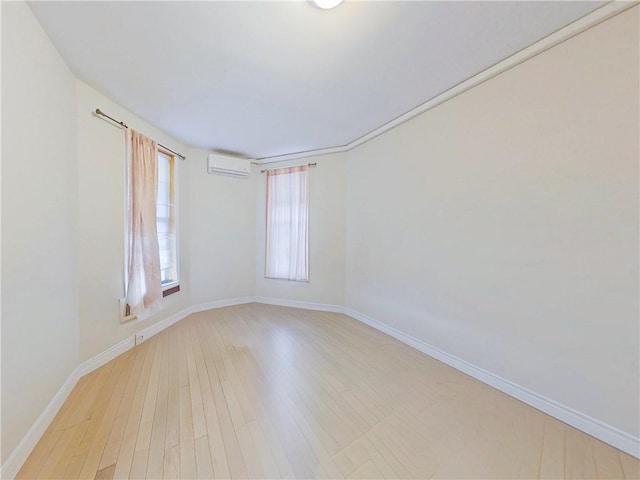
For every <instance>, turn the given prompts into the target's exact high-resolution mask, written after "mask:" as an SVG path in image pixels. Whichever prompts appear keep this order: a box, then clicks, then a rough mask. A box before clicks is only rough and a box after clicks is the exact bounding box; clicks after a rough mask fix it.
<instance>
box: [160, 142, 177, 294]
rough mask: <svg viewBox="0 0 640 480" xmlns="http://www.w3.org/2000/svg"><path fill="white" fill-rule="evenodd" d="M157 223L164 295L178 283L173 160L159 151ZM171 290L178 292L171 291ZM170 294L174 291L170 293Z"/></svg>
mask: <svg viewBox="0 0 640 480" xmlns="http://www.w3.org/2000/svg"><path fill="white" fill-rule="evenodd" d="M156 203H157V213H156V226H157V229H158V247H159V253H160V282H161V283H162V288H163V291H164V293H165V296H166V294H167V292H168V291H169V289H172V288H171V287H177V285H176V284H177V283H178V254H177V243H178V238H177V229H176V159H175V157H174V156H173V155H172V154H171V153H169V152H166V151H162V150H158V195H157V201H156ZM174 291H177V289H176V290H174ZM171 293H173V292H171Z"/></svg>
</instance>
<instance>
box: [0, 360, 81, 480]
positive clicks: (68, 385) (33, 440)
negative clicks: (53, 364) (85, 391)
mask: <svg viewBox="0 0 640 480" xmlns="http://www.w3.org/2000/svg"><path fill="white" fill-rule="evenodd" d="M79 378H80V375H78V368H76V369H75V370H74V371H73V372H71V375H69V378H67V380H66V381H65V382H64V383H63V384H62V386H61V387H60V390H58V391H57V392H56V394H55V395H54V396H53V398H52V399H51V401H50V402H49V404H48V405H47V406H46V408H45V409H44V411H43V412H42V413H41V414H40V416H39V417H38V419H37V420H36V421H35V422H34V424H33V425H31V428H30V429H29V431H28V432H27V433H26V435H25V436H24V437H22V440H20V443H18V446H17V447H16V448H15V449H14V450H13V452H11V455H9V458H7V461H6V462H4V464H3V465H2V467H1V468H0V478H2V479H13V478H14V477H15V476H16V475H17V474H18V472H19V471H20V469H21V468H22V465H23V464H24V462H25V461H26V460H27V457H29V455H30V454H31V451H32V450H33V449H34V448H35V446H36V444H37V443H38V442H39V441H40V438H42V435H44V432H45V431H46V430H47V428H48V427H49V424H50V423H51V422H52V421H53V419H54V417H55V416H56V414H57V413H58V410H60V407H62V404H63V403H64V401H65V400H66V399H67V397H68V396H69V394H70V393H71V390H73V387H75V385H76V383H77V382H78V379H79Z"/></svg>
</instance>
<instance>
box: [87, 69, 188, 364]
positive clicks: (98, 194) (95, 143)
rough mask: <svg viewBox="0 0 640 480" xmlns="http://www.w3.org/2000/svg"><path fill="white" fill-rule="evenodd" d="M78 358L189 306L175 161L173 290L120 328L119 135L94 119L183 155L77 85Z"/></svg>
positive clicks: (183, 187)
mask: <svg viewBox="0 0 640 480" xmlns="http://www.w3.org/2000/svg"><path fill="white" fill-rule="evenodd" d="M76 85H77V124H78V129H77V142H78V172H77V175H78V205H79V217H78V218H79V237H78V262H79V299H80V303H79V305H80V358H81V360H82V361H84V360H86V359H88V358H91V357H93V356H94V355H97V354H99V353H101V352H102V351H104V350H106V349H107V348H109V347H111V346H113V345H115V344H116V343H118V342H120V341H121V340H123V339H125V338H127V337H129V336H131V335H133V334H135V333H136V332H138V331H140V330H142V329H143V328H145V327H147V326H149V325H150V324H152V323H155V322H156V321H158V320H161V319H163V318H165V317H167V316H168V315H170V314H172V313H174V312H176V311H178V310H181V309H183V308H185V307H186V306H187V305H190V288H189V287H190V285H189V269H190V264H189V259H190V256H189V219H188V215H189V202H190V195H189V172H188V171H187V168H188V167H187V165H188V163H189V162H190V161H191V160H190V159H187V160H185V161H182V160H180V159H179V158H178V159H177V163H176V165H177V173H178V190H177V194H178V229H179V232H178V235H179V250H180V256H179V261H180V289H181V291H180V292H179V293H175V294H173V295H170V296H168V297H166V298H164V299H163V304H164V305H163V309H162V310H161V311H159V312H157V313H156V314H154V315H153V316H152V317H150V318H148V319H146V320H144V321H138V320H134V321H130V322H126V323H121V322H120V316H119V303H118V299H119V298H120V297H123V296H124V224H125V156H124V145H125V143H124V141H125V136H124V135H125V133H124V130H123V129H121V128H119V127H117V126H114V125H113V124H112V123H110V122H107V121H105V120H104V119H102V118H100V117H96V116H95V115H94V114H93V112H94V111H95V109H96V108H100V109H101V110H102V111H104V112H105V113H107V114H108V115H110V116H112V117H114V118H117V119H119V120H121V121H123V122H124V123H126V124H127V125H129V127H131V128H134V129H136V130H138V131H139V132H141V133H143V134H145V135H147V136H149V137H151V138H153V139H154V140H156V141H158V142H159V143H161V144H163V145H165V146H166V147H169V148H171V149H172V150H174V151H176V152H179V153H182V154H183V155H186V153H187V147H186V146H184V145H182V144H181V143H179V142H177V141H176V140H174V139H172V138H171V137H169V136H168V135H166V134H165V133H164V132H162V131H161V130H159V129H157V128H155V127H153V126H152V125H150V124H148V123H147V122H145V121H143V120H142V119H140V118H139V117H137V116H136V115H134V114H133V113H131V112H130V111H128V110H127V109H126V108H124V107H122V106H120V105H118V104H117V103H115V102H114V101H113V100H111V99H109V98H108V97H106V96H104V95H102V94H100V93H98V92H97V91H96V90H94V89H93V88H91V87H89V86H88V85H87V84H85V83H83V82H81V81H80V80H78V81H77V83H76Z"/></svg>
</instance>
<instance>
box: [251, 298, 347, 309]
mask: <svg viewBox="0 0 640 480" xmlns="http://www.w3.org/2000/svg"><path fill="white" fill-rule="evenodd" d="M253 301H254V302H256V303H264V304H265V305H277V306H280V307H292V308H303V309H305V310H317V311H320V312H334V313H344V307H343V306H341V305H331V304H329V303H314V302H304V301H300V300H286V299H284V298H272V297H254V300H253Z"/></svg>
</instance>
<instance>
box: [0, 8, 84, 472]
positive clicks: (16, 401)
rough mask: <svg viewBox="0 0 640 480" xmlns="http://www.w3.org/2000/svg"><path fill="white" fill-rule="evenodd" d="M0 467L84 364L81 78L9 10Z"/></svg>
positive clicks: (27, 21)
mask: <svg viewBox="0 0 640 480" xmlns="http://www.w3.org/2000/svg"><path fill="white" fill-rule="evenodd" d="M1 8H2V463H4V461H5V460H6V459H7V457H8V456H9V455H10V454H11V452H12V451H13V449H14V448H15V447H16V445H17V444H18V442H19V441H20V440H21V439H22V437H23V436H24V434H25V433H26V432H27V430H28V429H29V428H30V427H31V425H32V424H33V422H34V421H35V420H36V419H37V418H38V416H39V415H40V414H41V413H42V411H43V410H44V408H45V407H46V405H47V404H48V403H49V401H50V400H51V398H52V397H53V396H54V394H55V393H56V392H57V391H58V389H59V388H60V386H61V385H62V384H63V383H64V381H65V380H66V379H67V377H68V376H69V374H70V373H71V372H72V371H73V369H74V368H75V367H76V365H77V362H78V300H77V286H78V278H77V260H76V232H77V218H76V211H77V210H76V209H77V201H78V199H77V195H76V192H77V187H76V165H77V158H76V144H75V127H76V123H75V99H74V97H75V92H74V78H73V75H72V74H71V72H70V71H69V69H68V68H67V67H66V65H65V64H64V62H63V61H62V59H61V58H60V56H59V55H58V52H57V51H56V50H55V49H54V48H53V46H52V45H51V43H50V42H49V39H48V38H47V36H46V34H45V33H44V31H43V30H42V28H41V27H40V24H39V23H38V22H37V21H36V20H35V18H34V17H33V15H32V14H31V11H30V10H29V7H28V6H27V5H26V4H25V3H22V2H20V3H13V2H2V7H1Z"/></svg>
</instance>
